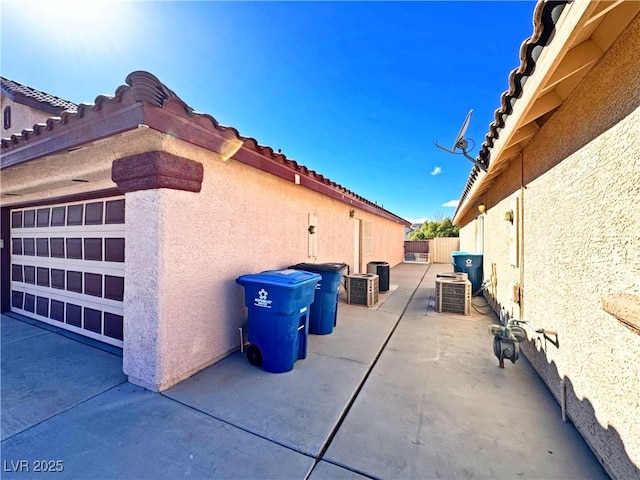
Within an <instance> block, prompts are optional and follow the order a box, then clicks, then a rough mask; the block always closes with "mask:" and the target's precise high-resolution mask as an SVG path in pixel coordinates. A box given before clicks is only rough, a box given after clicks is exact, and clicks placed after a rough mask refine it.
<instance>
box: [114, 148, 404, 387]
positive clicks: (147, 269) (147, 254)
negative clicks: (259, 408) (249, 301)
mask: <svg viewBox="0 0 640 480" xmlns="http://www.w3.org/2000/svg"><path fill="white" fill-rule="evenodd" d="M164 148H165V149H166V150H167V151H169V152H171V153H173V154H176V155H180V156H182V157H187V158H190V159H192V160H196V161H199V162H201V163H202V164H203V165H204V168H205V173H204V181H203V184H202V190H201V192H200V193H197V194H196V193H189V192H182V191H174V190H161V191H147V192H135V193H132V194H127V196H126V199H127V225H126V228H127V266H126V269H127V270H126V278H127V290H126V293H125V322H126V323H125V357H124V371H125V373H127V374H128V375H130V378H131V380H132V381H133V382H134V383H139V384H143V385H144V386H147V387H149V388H156V389H164V388H168V387H169V386H171V385H173V384H175V383H176V382H178V381H179V380H182V379H184V378H186V377H188V376H189V375H191V374H192V373H194V372H196V371H198V370H200V369H201V368H204V367H205V366H207V365H209V364H211V363H213V362H215V361H216V360H218V359H220V358H221V357H223V356H225V355H226V354H228V353H229V352H230V351H233V350H235V349H237V348H239V334H238V327H240V326H242V325H243V324H244V323H245V319H246V309H245V307H244V300H243V299H244V296H243V295H244V292H243V288H242V287H241V286H239V285H237V284H236V283H235V279H236V278H237V277H238V276H239V275H242V274H245V273H255V272H260V271H263V270H268V269H281V268H286V267H288V266H290V265H292V264H296V263H300V262H343V263H347V264H349V265H352V264H353V255H354V253H353V251H354V225H353V222H354V219H352V218H350V217H349V210H350V209H351V208H352V207H350V206H349V205H347V204H345V203H342V202H339V201H337V200H333V199H331V198H329V197H326V196H324V195H320V194H318V193H317V192H314V191H312V190H309V189H307V188H305V187H302V186H299V185H295V184H294V183H293V182H291V181H287V180H284V179H281V178H278V177H276V176H273V175H270V174H266V173H265V172H262V171H260V170H257V169H255V168H252V167H249V166H246V165H244V164H242V163H239V162H237V161H235V160H229V161H223V160H221V158H220V157H219V156H217V155H215V154H212V152H209V151H206V150H203V149H200V148H197V147H194V146H193V145H190V144H186V143H184V142H180V141H177V140H175V139H171V138H169V137H167V139H166V141H165V144H164ZM309 213H315V214H317V216H318V226H317V234H316V235H317V241H318V247H317V253H318V255H317V257H316V258H309V257H308V237H309V234H308V232H307V228H308V215H309ZM356 218H360V219H363V220H370V221H372V222H373V230H372V233H373V241H372V243H373V253H372V255H370V257H369V258H367V257H365V258H364V259H363V263H364V264H365V268H366V262H367V261H370V260H374V259H375V260H383V261H388V262H389V263H390V264H391V265H395V264H397V263H400V262H401V261H402V260H403V232H404V226H403V225H402V224H399V223H395V222H391V221H388V220H385V219H382V218H381V217H378V216H376V215H373V214H370V213H366V212H362V211H358V210H357V209H356ZM147 222H148V224H147ZM145 232H149V233H148V235H149V237H150V238H149V241H148V242H145V241H142V238H143V236H144V235H146V233H145ZM156 241H157V242H158V245H159V248H158V250H157V251H154V249H153V247H152V245H153V244H154V243H155V242H156ZM154 265H155V266H156V267H157V270H158V275H157V276H156V275H153V270H154V268H156V267H154ZM133 279H135V282H136V286H135V287H132V288H130V283H131V282H133V281H134V280H133ZM156 282H157V283H156ZM142 299H148V300H149V304H148V305H145V304H144V300H142ZM155 322H157V323H158V325H157V327H154V325H153V324H154V323H155ZM142 325H144V328H142ZM338 328H339V326H338ZM132 330H136V331H137V332H149V335H150V337H149V338H144V334H143V333H136V334H133V335H132V334H131V331H132ZM148 342H152V343H153V342H156V344H155V346H154V348H152V349H149V348H146V347H145V348H146V350H147V352H150V353H148V354H152V353H151V352H154V351H155V350H156V349H157V352H158V364H157V365H156V364H154V363H153V362H152V361H147V358H146V356H147V355H148V354H141V352H138V353H135V354H134V352H135V351H136V350H137V349H138V348H139V347H137V346H136V345H144V344H145V343H148ZM127 352H129V353H130V354H131V355H128V353H127Z"/></svg>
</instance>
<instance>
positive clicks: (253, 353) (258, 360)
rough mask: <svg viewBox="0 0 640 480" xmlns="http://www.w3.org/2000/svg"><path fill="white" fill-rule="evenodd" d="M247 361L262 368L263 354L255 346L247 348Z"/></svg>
mask: <svg viewBox="0 0 640 480" xmlns="http://www.w3.org/2000/svg"><path fill="white" fill-rule="evenodd" d="M247 360H249V363H250V364H251V365H254V366H256V367H261V366H262V352H261V351H260V349H259V348H258V347H256V346H255V345H253V344H252V345H249V346H248V347H247Z"/></svg>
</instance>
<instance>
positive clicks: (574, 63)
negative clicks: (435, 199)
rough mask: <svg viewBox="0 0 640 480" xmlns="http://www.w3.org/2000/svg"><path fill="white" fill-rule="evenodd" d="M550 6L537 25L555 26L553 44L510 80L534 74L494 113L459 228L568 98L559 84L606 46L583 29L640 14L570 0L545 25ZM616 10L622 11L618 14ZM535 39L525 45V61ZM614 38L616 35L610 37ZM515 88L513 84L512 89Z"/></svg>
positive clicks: (630, 6) (539, 12)
mask: <svg viewBox="0 0 640 480" xmlns="http://www.w3.org/2000/svg"><path fill="white" fill-rule="evenodd" d="M634 4H635V5H634ZM552 6H553V2H546V1H541V2H539V4H538V5H537V6H536V12H535V14H534V25H535V27H536V29H544V28H546V29H549V28H551V29H552V30H553V31H552V32H548V33H550V34H551V35H552V38H553V40H552V41H551V40H549V42H550V43H547V45H546V46H544V47H543V48H542V49H541V51H540V52H539V56H538V57H537V58H534V59H533V60H534V62H533V65H529V66H527V65H526V62H525V58H523V62H522V65H521V66H520V67H519V68H518V69H516V70H514V71H513V72H512V74H511V77H510V80H511V81H512V83H513V81H514V77H517V74H518V71H522V70H525V69H527V68H529V69H531V70H532V71H531V73H530V75H528V76H527V77H526V88H523V86H524V85H523V84H520V86H519V88H520V89H521V91H520V92H519V93H520V96H519V97H512V98H511V99H510V100H511V101H509V102H505V100H506V99H507V98H508V94H509V93H513V92H512V91H510V92H505V94H503V98H502V100H503V105H502V107H501V108H500V109H498V110H497V111H496V121H494V122H493V123H492V124H491V125H490V132H489V133H488V134H487V141H486V142H485V144H484V145H483V150H482V151H481V154H480V156H479V158H481V157H482V158H483V159H489V160H490V161H489V168H488V169H487V172H486V173H484V172H481V171H480V169H479V168H477V167H474V168H473V169H472V170H471V173H470V175H469V178H468V181H467V184H466V187H465V190H464V191H463V194H462V198H461V201H460V203H459V205H458V208H457V209H456V212H455V214H454V218H453V222H454V224H456V225H460V224H461V222H462V221H463V220H464V218H465V217H466V216H467V214H468V212H469V210H470V209H471V208H472V206H473V205H474V204H475V203H476V202H477V201H479V198H480V195H481V194H482V193H483V191H485V190H486V189H487V188H488V186H489V185H490V184H491V182H492V180H493V179H494V178H495V177H497V176H498V175H499V174H500V172H501V171H502V170H504V169H505V168H506V167H507V166H508V165H509V164H510V163H511V162H512V161H513V160H514V159H517V158H519V154H521V151H522V150H523V148H524V147H525V146H526V144H527V142H528V141H529V140H530V139H531V138H532V137H533V136H535V134H536V133H537V130H538V128H539V127H538V124H537V123H536V120H537V119H538V118H540V117H542V116H544V115H546V114H548V113H550V112H553V111H555V109H557V108H559V107H560V106H561V105H562V102H563V100H564V99H563V98H561V97H560V96H559V95H558V94H557V93H556V92H555V89H554V87H555V85H557V84H558V83H559V82H561V81H564V80H565V79H567V78H569V77H571V76H572V75H574V74H576V73H579V74H580V75H582V77H583V76H584V75H586V72H588V71H589V69H590V68H591V67H592V66H593V65H594V64H595V63H596V61H597V60H598V59H599V58H600V57H601V56H602V55H603V53H604V51H606V48H608V47H606V48H605V49H604V50H603V49H601V48H599V47H598V45H596V44H595V43H594V42H593V41H591V40H590V38H589V37H588V36H587V38H586V39H585V38H582V36H585V35H584V33H582V30H583V29H585V30H588V28H592V29H593V28H595V26H594V25H598V23H597V22H603V19H604V17H605V16H607V15H609V19H608V21H609V24H611V25H618V27H617V28H619V29H620V31H621V30H622V29H623V28H624V26H625V25H626V24H621V22H620V18H628V19H629V21H630V20H631V19H632V18H633V16H634V15H633V12H632V10H633V11H635V12H636V13H637V11H638V10H640V5H639V4H638V3H637V2H622V1H617V2H572V3H570V4H568V5H566V6H565V7H564V8H563V10H562V13H561V15H560V16H559V17H558V18H557V19H556V20H553V18H551V20H553V21H552V22H549V21H548V20H547V21H546V22H547V23H546V24H545V18H544V17H545V9H550V8H552ZM615 9H618V10H616V12H614V10H615ZM625 9H626V10H625ZM612 12H613V13H612ZM547 13H548V12H547ZM615 15H617V17H616V16H615ZM586 27H588V28H586ZM540 33H544V32H536V33H534V36H535V35H536V34H540ZM617 33H618V34H619V32H617ZM534 36H532V37H531V38H530V39H529V40H527V41H525V42H524V43H523V45H522V47H521V57H522V56H523V54H524V53H525V51H526V47H527V46H529V45H531V42H530V40H532V39H533V38H534ZM615 37H616V32H615V31H614V32H613V34H612V35H611V39H615ZM611 41H613V40H611ZM528 61H530V59H529V60H528ZM576 76H579V75H576ZM582 77H580V78H582ZM520 80H522V79H520ZM578 81H579V80H578ZM514 88H515V87H514V85H513V84H512V85H511V90H513V89H514ZM505 103H508V104H507V105H505Z"/></svg>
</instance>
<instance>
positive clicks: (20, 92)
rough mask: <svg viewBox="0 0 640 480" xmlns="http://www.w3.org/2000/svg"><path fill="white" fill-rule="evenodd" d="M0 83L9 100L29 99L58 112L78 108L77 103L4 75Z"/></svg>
mask: <svg viewBox="0 0 640 480" xmlns="http://www.w3.org/2000/svg"><path fill="white" fill-rule="evenodd" d="M0 85H1V87H2V91H3V92H4V93H5V95H7V96H8V97H9V98H11V100H13V101H16V102H19V103H23V102H20V99H31V100H33V101H35V102H37V103H39V104H42V105H48V106H49V107H53V108H54V109H55V110H56V111H57V112H58V113H60V112H62V111H63V110H76V109H77V108H78V105H76V104H75V103H73V102H70V101H68V100H65V99H63V98H60V97H56V96H55V95H51V94H49V93H46V92H42V91H40V90H36V89H35V88H32V87H28V86H26V85H22V84H21V83H18V82H16V81H13V80H9V79H8V78H5V77H0ZM32 106H33V105H32ZM46 111H47V112H51V109H50V108H49V109H46Z"/></svg>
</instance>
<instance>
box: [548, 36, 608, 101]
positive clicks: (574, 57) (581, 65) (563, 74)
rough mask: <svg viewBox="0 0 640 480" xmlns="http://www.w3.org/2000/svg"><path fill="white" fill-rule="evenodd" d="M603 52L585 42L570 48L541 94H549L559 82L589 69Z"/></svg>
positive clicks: (592, 43) (590, 41)
mask: <svg viewBox="0 0 640 480" xmlns="http://www.w3.org/2000/svg"><path fill="white" fill-rule="evenodd" d="M603 53H604V52H603V51H602V50H601V49H600V47H598V45H597V44H596V43H595V42H594V41H592V40H587V41H586V42H583V43H581V44H580V45H578V46H577V47H574V48H572V49H571V50H569V52H567V54H566V55H565V57H564V59H563V61H562V63H561V64H560V65H559V66H558V68H557V69H556V71H555V72H553V75H551V78H550V79H549V81H548V82H547V84H546V85H545V87H544V90H543V91H542V93H543V94H545V93H547V92H550V91H551V90H553V88H554V87H555V86H556V85H558V84H559V83H560V82H562V81H563V80H565V79H566V78H569V77H570V76H572V75H574V74H576V73H577V72H580V71H582V70H584V69H587V68H590V67H591V65H593V64H594V63H595V62H596V60H598V59H599V58H600V57H601V56H602V54H603Z"/></svg>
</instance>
